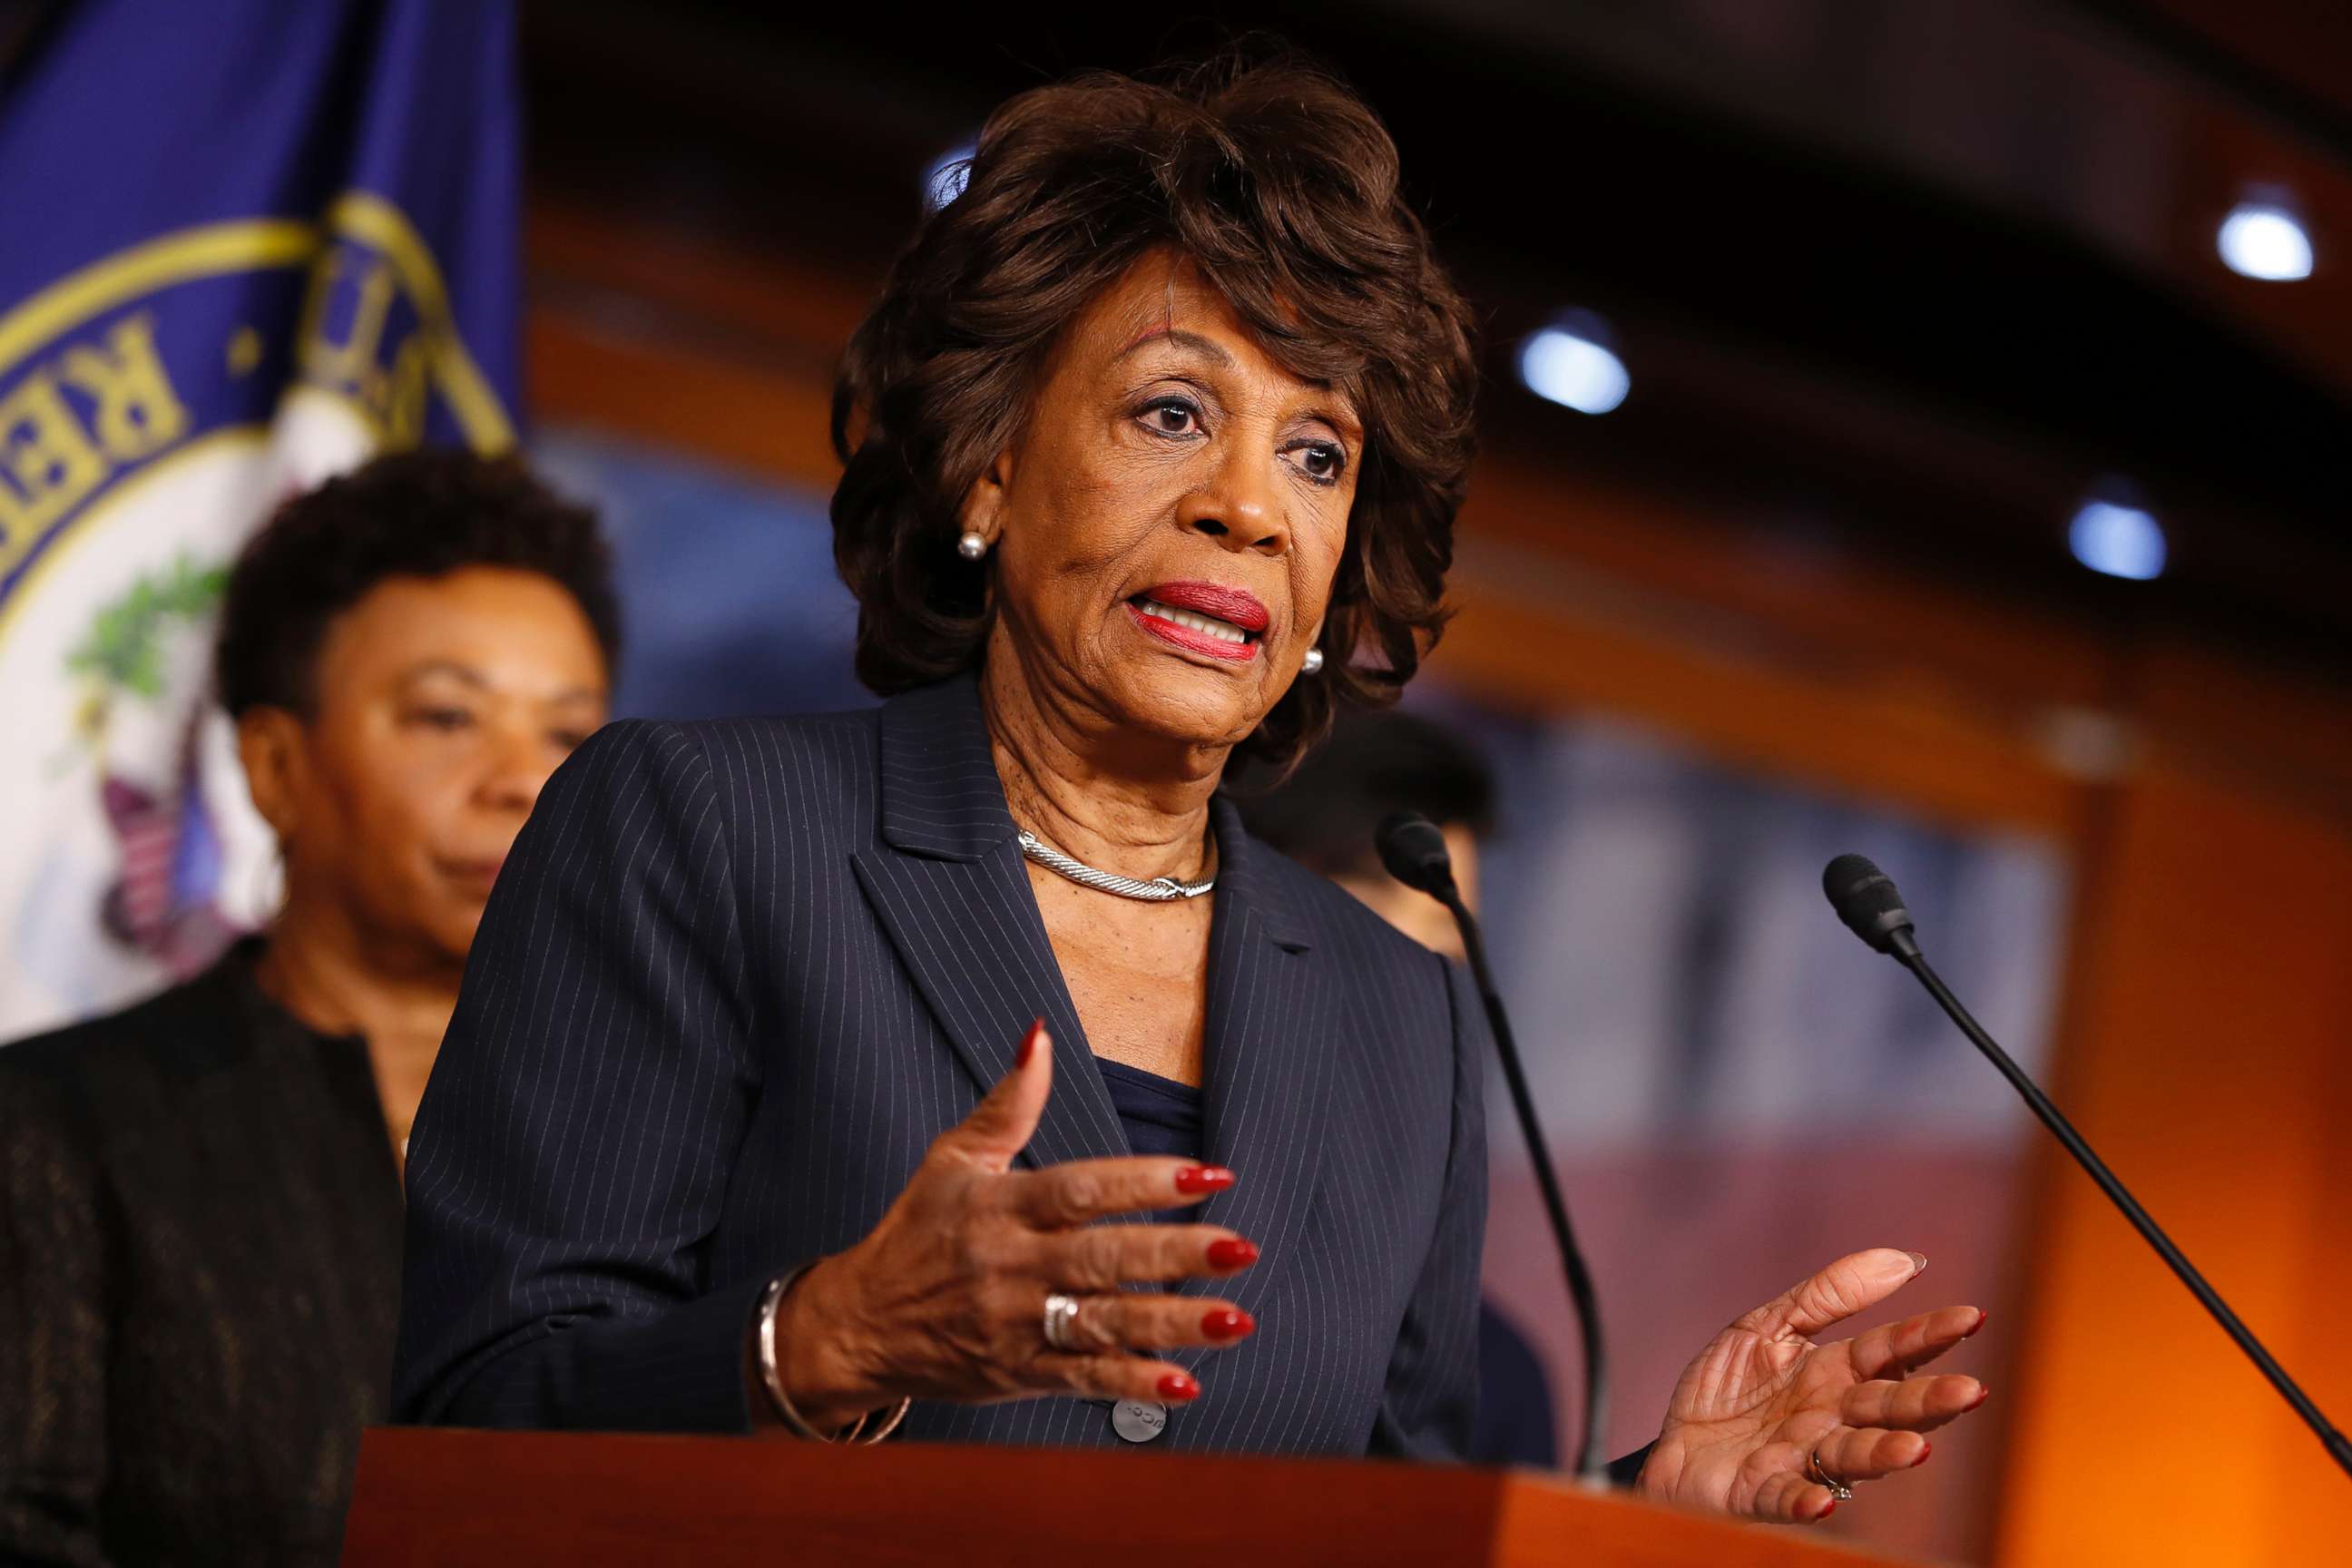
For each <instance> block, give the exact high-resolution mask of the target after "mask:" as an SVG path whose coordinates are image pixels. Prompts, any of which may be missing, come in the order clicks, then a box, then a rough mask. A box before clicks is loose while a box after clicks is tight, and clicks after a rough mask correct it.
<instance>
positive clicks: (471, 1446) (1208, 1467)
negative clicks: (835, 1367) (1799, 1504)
mask: <svg viewBox="0 0 2352 1568" xmlns="http://www.w3.org/2000/svg"><path fill="white" fill-rule="evenodd" d="M343 1562H344V1563H345V1565H346V1568H394V1565H399V1568H427V1565H430V1568H535V1565H537V1564H542V1563H544V1564H550V1565H561V1568H605V1565H607V1564H611V1565H614V1568H619V1565H621V1564H628V1565H629V1568H636V1565H637V1564H662V1563H691V1564H694V1565H695V1568H724V1565H726V1564H730V1563H825V1564H845V1565H864V1564H887V1565H890V1568H898V1565H899V1564H906V1565H909V1568H911V1565H914V1564H924V1565H927V1568H928V1565H930V1564H939V1563H950V1564H955V1565H956V1568H1133V1565H1136V1564H1154V1565H1156V1564H1160V1563H1176V1564H1192V1565H1194V1568H1276V1565H1277V1564H1278V1565H1280V1568H1296V1565H1298V1564H1308V1563H1331V1564H1347V1565H1348V1568H1363V1565H1365V1564H1371V1563H1415V1564H1422V1563H1434V1564H1444V1565H1447V1568H1454V1565H1457V1564H1473V1563H1503V1564H1514V1565H1517V1564H1528V1565H1530V1568H1532V1565H1534V1564H1544V1565H1546V1568H1562V1565H1566V1568H1583V1565H1588V1564H1589V1565H1609V1568H1618V1565H1623V1568H1809V1565H1810V1568H1863V1565H1864V1564H1867V1563H1884V1562H1885V1559H1883V1558H1874V1557H1867V1556H1864V1555H1862V1554H1859V1553H1856V1552H1848V1551H1844V1550H1842V1549H1841V1548H1838V1547H1835V1546H1831V1545H1827V1544H1824V1543H1822V1542H1819V1541H1814V1540H1810V1539H1808V1538H1807V1537H1806V1536H1805V1535H1804V1534H1802V1533H1801V1532H1800V1531H1794V1530H1771V1529H1763V1528H1759V1527H1754V1526H1746V1525H1738V1524H1733V1523H1730V1522H1728V1521H1723V1520H1716V1519H1703V1518H1698V1517H1695V1516H1691V1515H1685V1514H1680V1513H1675V1512H1672V1511H1669V1510H1664V1509H1657V1508H1652V1507H1649V1506H1647V1505H1645V1504H1643V1503H1638V1502H1634V1501H1632V1500H1629V1499H1625V1498H1620V1497H1605V1496H1597V1495H1592V1494H1589V1493H1586V1492H1582V1491H1580V1490H1578V1489H1576V1488H1574V1487H1572V1486H1570V1485H1568V1484H1566V1483H1565V1482H1562V1481H1559V1480H1557V1479H1549V1478H1540V1477H1537V1476H1534V1475H1531V1474H1528V1473H1525V1472H1513V1471H1503V1470H1474V1469H1465V1468H1453V1467H1449V1466H1436V1465H1430V1466H1414V1465H1401V1464H1379V1463H1364V1462H1357V1463H1349V1462H1344V1461H1339V1460H1327V1459H1313V1460H1307V1459H1279V1460H1277V1459H1244V1458H1214V1457H1195V1456H1180V1455H1172V1454H1171V1455H1159V1454H1148V1455H1147V1454H1118V1453H1104V1452H1097V1451H1092V1450H1088V1451H1084V1452H1080V1451H1075V1450H1064V1449H1051V1448H981V1447H930V1446H925V1445H919V1444H906V1445H898V1444H888V1445H885V1446H883V1447H877V1448H831V1447H816V1446H815V1445H813V1444H799V1443H783V1442H761V1441H757V1440H754V1439H751V1438H744V1437H646V1436H593V1435H575V1434H571V1433H551V1432H516V1433H493V1432H452V1431H429V1430H421V1429H410V1428H403V1427H371V1428H370V1429H369V1430H368V1432H367V1434H366V1435H365V1436H364V1437H363V1438H362V1441H361V1444H360V1463H359V1481H358V1486H357V1489H356V1492H355V1494H354V1496H353V1498H352V1514H351V1524H350V1528H349V1530H348V1531H347V1533H346V1534H345V1537H344V1542H343Z"/></svg>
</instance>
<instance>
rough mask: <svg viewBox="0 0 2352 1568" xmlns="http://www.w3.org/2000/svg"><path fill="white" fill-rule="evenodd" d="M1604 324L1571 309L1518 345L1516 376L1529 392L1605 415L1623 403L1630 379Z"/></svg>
mask: <svg viewBox="0 0 2352 1568" xmlns="http://www.w3.org/2000/svg"><path fill="white" fill-rule="evenodd" d="M1609 338H1610V332H1609V328H1608V324H1607V323H1606V322H1604V321H1601V318H1600V317H1598V316H1596V315H1594V314H1593V313H1592V312H1591V311H1590V310H1572V311H1570V312H1569V313H1567V314H1566V315H1563V316H1562V317H1560V318H1559V321H1557V322H1555V323H1554V324H1553V325H1551V326H1549V327H1546V328H1544V329H1543V330H1542V331H1538V332H1536V333H1534V334H1532V335H1531V336H1530V337H1528V341H1527V342H1524V343H1522V344H1520V345H1519V379H1520V380H1521V381H1522V382H1524V383H1526V384H1527V388H1528V391H1529V392H1532V393H1534V394H1535V395H1537V396H1538V397H1542V398H1547V399H1549V400H1550V401H1551V402H1553V403H1557V404H1559V405H1561V406H1562V407H1564V408H1573V409H1575V410H1576V411H1577V412H1579V413H1580V414H1606V413H1608V412H1609V411H1610V410H1611V409H1612V408H1614V407H1616V406H1617V405H1619V404H1621V403H1622V402H1624V401H1625V395H1626V393H1628V392H1630V391H1632V390H1633V377H1632V376H1631V375H1629V374H1626V371H1625V362H1624V361H1623V360H1621V359H1619V358H1618V357H1617V355H1616V353H1615V351H1614V350H1612V348H1611V347H1610V346H1609Z"/></svg>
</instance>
